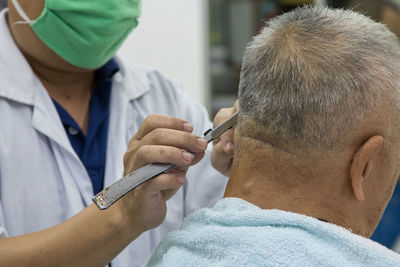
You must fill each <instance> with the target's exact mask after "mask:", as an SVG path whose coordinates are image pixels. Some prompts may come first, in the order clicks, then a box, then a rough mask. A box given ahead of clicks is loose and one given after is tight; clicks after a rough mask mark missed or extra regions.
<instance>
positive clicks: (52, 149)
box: [0, 11, 227, 267]
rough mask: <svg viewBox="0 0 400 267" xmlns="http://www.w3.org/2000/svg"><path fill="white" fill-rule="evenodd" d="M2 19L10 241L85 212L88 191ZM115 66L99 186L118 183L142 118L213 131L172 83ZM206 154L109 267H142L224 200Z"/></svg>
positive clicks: (0, 158)
mask: <svg viewBox="0 0 400 267" xmlns="http://www.w3.org/2000/svg"><path fill="white" fill-rule="evenodd" d="M5 12H6V11H3V12H2V13H1V16H0V36H1V37H0V39H1V41H0V236H2V235H4V234H6V235H8V236H15V235H21V234H26V233H30V232H34V231H38V230H41V229H44V228H48V227H51V226H54V225H56V224H58V223H60V222H62V221H64V220H66V219H68V218H70V217H71V216H73V215H75V214H76V213H78V212H79V211H81V210H82V209H83V208H84V207H86V206H87V205H89V204H91V198H92V196H93V193H92V192H93V191H92V185H91V181H90V178H89V176H88V174H87V172H86V169H85V167H84V166H83V164H82V162H81V161H80V160H79V158H78V156H77V155H76V153H75V152H74V150H73V148H72V147H71V145H70V142H69V139H68V137H67V135H66V133H65V130H64V127H63V125H62V123H61V121H60V118H59V116H58V113H57V111H56V109H55V107H54V105H53V102H52V100H51V98H50V97H49V95H48V94H47V92H46V90H45V88H44V87H43V85H42V84H41V83H40V81H39V80H38V79H37V77H36V76H35V75H34V73H33V72H32V70H31V68H30V66H29V65H28V63H27V61H26V60H25V58H24V57H23V55H22V54H21V52H20V51H19V50H18V48H17V46H16V45H15V43H14V42H13V39H12V37H11V35H10V32H9V30H8V27H7V25H6V19H5V15H6V13H5ZM117 61H118V63H119V66H120V69H121V70H120V72H118V73H117V74H115V76H114V79H113V80H114V81H113V87H112V95H111V110H110V123H109V132H108V142H107V155H106V157H107V160H106V169H105V186H108V185H110V184H112V183H113V182H115V181H116V180H117V179H118V178H120V177H121V175H122V173H123V155H124V152H125V151H126V149H127V145H128V141H129V139H130V138H131V137H132V136H133V135H134V133H135V132H136V131H137V130H138V128H139V126H140V125H141V123H142V122H143V120H144V119H145V118H146V117H147V116H148V115H150V114H165V115H171V116H176V117H180V118H183V119H185V120H187V121H189V122H191V123H192V124H193V125H194V126H195V133H196V134H198V135H201V133H202V132H203V131H204V130H205V129H207V128H209V127H211V123H210V121H209V119H208V115H207V113H206V111H205V110H204V108H203V107H201V106H200V105H198V104H196V103H193V102H192V101H190V99H189V98H188V96H187V94H186V93H185V92H184V91H183V90H182V89H181V88H180V87H179V86H178V85H177V84H176V83H174V82H172V81H171V80H168V79H167V78H165V77H164V76H162V75H161V74H160V73H159V72H157V71H156V70H153V69H149V68H144V67H138V66H133V67H129V66H127V65H126V64H125V63H124V62H123V61H122V60H121V59H119V58H117ZM209 152H210V151H209V150H208V152H207V155H206V156H205V158H204V160H203V161H202V162H200V163H199V164H198V165H197V166H195V167H192V168H190V169H189V171H188V174H187V182H186V184H185V185H184V187H183V188H182V189H181V190H179V191H178V192H177V194H176V195H175V196H174V197H173V198H172V199H171V200H169V201H168V203H167V204H168V212H167V216H166V219H165V221H164V223H163V224H162V225H161V226H160V227H158V228H156V229H154V230H151V231H148V232H146V233H144V234H142V235H141V236H140V237H139V238H138V239H137V240H135V241H134V242H133V243H132V244H131V245H130V246H129V247H128V248H126V249H125V250H124V251H123V252H121V254H120V255H118V256H117V257H116V259H114V260H113V262H112V266H113V267H122V266H138V265H142V264H143V263H144V262H145V261H146V260H147V258H148V257H149V256H150V255H151V252H152V250H153V249H154V247H155V246H156V245H157V244H158V242H159V241H160V240H161V239H162V238H163V237H164V236H165V235H166V233H167V232H169V231H171V230H175V229H177V228H178V227H179V226H180V224H181V222H182V220H183V218H184V217H185V216H186V215H187V214H188V213H190V212H191V211H193V210H195V209H197V208H200V207H205V206H212V205H213V204H214V203H215V202H216V200H217V199H219V198H221V197H222V194H223V191H224V188H225V185H226V182H227V180H226V178H225V177H223V176H222V175H220V174H218V173H217V172H216V171H215V170H214V169H213V168H212V167H211V165H210V163H209ZM4 229H5V231H4Z"/></svg>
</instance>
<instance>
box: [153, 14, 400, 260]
mask: <svg viewBox="0 0 400 267" xmlns="http://www.w3.org/2000/svg"><path fill="white" fill-rule="evenodd" d="M239 97H240V115H239V123H238V126H237V129H236V130H235V157H234V163H233V170H232V173H231V175H230V180H229V183H228V186H227V189H226V191H225V197H226V198H225V199H223V200H221V201H220V202H218V203H217V204H216V206H214V208H213V209H203V210H200V211H197V212H195V213H193V214H192V215H191V216H190V217H189V218H187V220H186V222H185V224H184V225H183V227H182V229H181V230H180V231H178V232H176V233H174V234H171V235H170V236H169V237H168V238H167V239H166V240H164V241H163V242H162V243H161V244H160V246H159V247H158V248H157V249H156V251H155V253H154V254H153V257H152V258H151V260H150V261H149V265H168V266H193V265H202V266H211V265H224V266H227V265H231V264H234V265H238V266H244V265H249V266H256V265H263V266H265V265H283V266H287V265H293V266H310V265H329V266H353V265H357V266H360V265H361V266H400V256H399V255H397V254H396V253H394V252H392V251H390V250H388V249H386V248H385V247H383V246H381V245H379V244H378V243H375V242H373V241H371V240H369V239H368V237H369V236H370V235H371V234H372V233H373V231H374V229H375V227H376V225H377V224H378V222H379V220H380V217H381V215H382V213H383V211H384V209H385V207H386V205H387V203H388V201H389V199H390V197H391V195H392V193H393V189H394V187H395V185H396V183H397V181H398V177H399V173H400V164H399V163H400V124H399V122H398V119H399V117H400V46H399V40H398V39H397V38H396V37H395V35H394V34H392V33H390V32H389V31H388V30H387V29H386V28H385V27H384V26H383V25H381V24H378V23H375V22H373V21H371V20H370V19H368V18H366V17H364V16H362V15H360V14H358V13H355V12H352V11H344V10H330V9H321V8H311V7H304V8H300V9H297V10H295V11H294V12H291V13H287V14H284V15H282V16H280V17H278V18H276V19H275V20H273V21H271V22H270V23H269V25H268V26H267V27H266V28H265V29H264V30H263V31H262V33H261V34H260V35H259V36H257V37H255V39H254V41H253V42H252V43H251V44H250V45H249V47H248V49H247V52H246V55H245V59H244V63H243V69H242V75H241V83H240V89H239Z"/></svg>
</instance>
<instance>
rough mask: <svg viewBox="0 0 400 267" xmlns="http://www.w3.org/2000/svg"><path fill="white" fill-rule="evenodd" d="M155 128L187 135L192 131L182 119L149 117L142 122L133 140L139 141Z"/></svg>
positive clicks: (188, 124) (190, 126)
mask: <svg viewBox="0 0 400 267" xmlns="http://www.w3.org/2000/svg"><path fill="white" fill-rule="evenodd" d="M157 128H167V129H174V130H178V131H185V132H189V133H191V132H192V131H193V125H192V124H190V123H189V122H187V121H184V120H182V119H179V118H175V117H172V116H163V115H150V116H148V117H147V118H146V119H145V120H144V121H143V123H142V125H141V126H140V128H139V130H138V131H137V133H136V134H135V137H134V138H135V139H138V140H140V139H142V138H143V137H144V136H146V135H147V134H148V133H150V132H151V131H153V130H154V129H157Z"/></svg>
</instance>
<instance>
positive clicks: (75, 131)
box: [68, 127, 79, 135]
mask: <svg viewBox="0 0 400 267" xmlns="http://www.w3.org/2000/svg"><path fill="white" fill-rule="evenodd" d="M68 132H69V134H70V135H77V134H78V133H79V130H78V129H76V128H74V127H68Z"/></svg>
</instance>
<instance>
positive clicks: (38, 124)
mask: <svg viewBox="0 0 400 267" xmlns="http://www.w3.org/2000/svg"><path fill="white" fill-rule="evenodd" d="M36 85H37V86H35V89H36V90H35V93H34V104H33V116H32V125H33V127H34V128H35V129H36V130H37V131H39V132H41V133H42V134H43V135H45V136H47V137H48V138H49V139H50V140H51V141H52V142H51V143H52V146H53V152H54V153H55V155H56V154H57V153H58V154H57V155H58V157H57V155H56V160H57V164H58V165H59V168H60V169H63V170H65V171H63V172H60V175H62V176H63V177H62V178H63V180H65V181H67V180H71V179H72V180H73V181H71V182H72V183H73V184H76V186H77V188H78V189H79V192H80V194H81V197H82V199H83V202H84V203H85V205H89V204H90V203H91V198H92V196H93V189H92V184H91V181H90V178H89V175H88V173H87V171H86V169H85V167H84V165H83V164H82V162H81V161H80V159H79V157H78V156H77V154H76V153H75V151H74V150H73V148H72V146H71V144H70V141H69V139H68V136H67V134H66V132H65V130H64V126H63V125H62V123H61V120H60V118H59V115H58V112H57V110H56V108H55V106H54V103H53V102H52V100H51V98H50V96H49V95H48V93H47V91H46V90H45V89H44V87H43V86H42V84H41V83H40V82H39V81H37V84H36ZM54 146H57V147H54ZM69 184H71V183H69ZM72 195H73V194H72ZM75 196H76V195H75Z"/></svg>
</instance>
